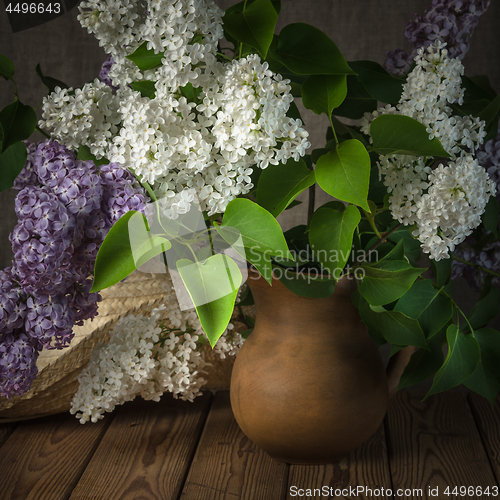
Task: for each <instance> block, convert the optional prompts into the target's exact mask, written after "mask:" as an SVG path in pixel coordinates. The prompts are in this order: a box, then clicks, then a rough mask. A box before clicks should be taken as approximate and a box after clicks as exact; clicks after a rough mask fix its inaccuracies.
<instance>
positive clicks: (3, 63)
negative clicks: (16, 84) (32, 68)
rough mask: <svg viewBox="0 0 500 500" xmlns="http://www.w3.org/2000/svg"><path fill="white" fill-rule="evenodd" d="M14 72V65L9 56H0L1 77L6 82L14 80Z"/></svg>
mask: <svg viewBox="0 0 500 500" xmlns="http://www.w3.org/2000/svg"><path fill="white" fill-rule="evenodd" d="M14 72H15V68H14V63H13V62H12V61H11V60H10V59H9V58H8V57H7V56H4V55H2V54H0V75H1V76H3V77H4V78H5V79H6V80H12V77H13V76H14Z"/></svg>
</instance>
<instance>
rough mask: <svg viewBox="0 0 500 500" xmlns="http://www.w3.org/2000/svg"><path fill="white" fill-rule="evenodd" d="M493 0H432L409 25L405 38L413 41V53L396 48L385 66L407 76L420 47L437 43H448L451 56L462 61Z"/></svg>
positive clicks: (391, 70)
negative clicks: (480, 20) (429, 5)
mask: <svg viewBox="0 0 500 500" xmlns="http://www.w3.org/2000/svg"><path fill="white" fill-rule="evenodd" d="M489 4H490V0H432V6H431V7H430V8H429V9H428V10H427V11H426V12H425V13H424V15H417V14H416V15H415V19H414V20H413V21H412V22H410V23H409V24H408V25H407V26H406V30H405V37H406V38H407V39H408V41H409V42H410V53H407V52H406V51H405V50H403V49H396V50H393V51H391V52H388V53H387V54H386V61H385V67H386V69H387V70H388V71H390V72H391V73H394V74H397V75H403V74H405V73H406V72H407V71H408V70H409V69H410V66H411V64H412V62H413V59H414V58H415V56H416V55H417V51H418V49H419V48H421V47H428V46H429V45H431V44H433V43H435V42H436V41H437V40H439V41H441V42H443V43H446V44H447V46H448V53H449V57H451V58H458V59H460V60H462V59H463V58H464V57H465V55H466V54H467V52H468V51H469V45H470V37H471V35H472V33H473V31H474V28H475V27H476V26H477V23H478V21H479V17H480V16H481V15H483V14H484V12H485V11H486V9H487V8H488V7H489Z"/></svg>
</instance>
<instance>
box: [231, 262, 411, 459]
mask: <svg viewBox="0 0 500 500" xmlns="http://www.w3.org/2000/svg"><path fill="white" fill-rule="evenodd" d="M248 284H249V286H250V289H251V290H252V294H253V297H254V300H255V305H256V323H255V328H254V331H253V332H252V333H251V334H250V336H249V337H248V339H247V340H246V342H245V344H244V345H243V347H242V349H241V350H240V352H239V353H238V356H237V358H236V361H235V364H234V368H233V373H232V378H231V406H232V409H233V413H234V416H235V418H236V420H237V422H238V424H239V426H240V427H241V429H242V430H243V432H244V433H245V434H246V435H247V437H248V438H250V439H251V440H252V441H253V442H254V443H255V444H256V445H258V446H259V447H261V448H262V449H264V450H265V451H266V452H267V453H268V454H269V455H271V457H272V458H274V459H275V460H278V461H280V462H286V463H292V464H318V463H333V462H336V461H338V460H340V459H342V458H343V457H345V456H346V455H347V454H348V453H349V452H350V451H352V450H354V449H355V448H357V447H358V446H359V445H361V444H362V443H363V442H364V441H366V440H367V439H368V438H369V437H370V436H371V435H372V434H374V433H375V431H376V430H377V429H378V427H379V426H380V424H381V423H382V420H383V418H384V415H385V413H386V410H387V403H388V401H389V392H390V391H391V392H393V391H395V387H396V386H397V380H396V379H397V378H398V377H399V376H400V374H401V372H402V370H403V368H404V365H405V363H406V362H407V360H408V359H409V356H411V352H412V348H410V349H409V351H410V352H408V350H406V351H405V352H402V351H400V352H402V354H401V355H400V356H399V358H400V359H399V360H398V362H396V363H393V364H392V366H391V368H390V371H391V379H394V380H392V381H391V388H390V387H389V384H388V377H387V375H386V371H385V369H384V365H383V362H382V359H381V357H380V354H379V351H378V349H377V347H376V345H375V343H374V342H373V341H372V339H371V338H370V336H369V334H368V332H367V330H366V327H365V325H364V324H363V323H362V322H361V318H360V316H359V314H358V311H357V309H356V308H355V307H354V305H353V304H352V301H351V294H352V291H353V289H354V288H355V286H356V285H355V280H354V279H349V278H347V277H346V278H342V279H341V280H339V282H338V283H337V285H336V287H335V292H334V294H333V295H332V296H330V297H328V298H322V299H311V298H304V297H300V296H298V295H295V294H294V293H292V292H290V291H289V290H288V289H287V288H286V287H285V286H284V285H283V284H282V283H281V282H280V281H279V280H277V279H274V280H273V286H270V285H269V284H268V283H267V282H266V281H265V280H264V279H263V278H262V277H261V276H260V275H258V273H255V272H250V273H249V279H248ZM402 358H405V359H402Z"/></svg>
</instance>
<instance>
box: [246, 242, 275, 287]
mask: <svg viewBox="0 0 500 500" xmlns="http://www.w3.org/2000/svg"><path fill="white" fill-rule="evenodd" d="M245 257H246V259H247V260H248V262H250V263H251V264H252V265H253V266H254V267H255V269H257V271H259V273H260V274H261V275H262V277H263V278H264V279H265V280H266V281H267V282H268V283H269V284H270V285H271V284H272V281H273V263H272V260H271V256H270V255H269V253H268V252H259V251H258V250H256V249H255V248H249V249H247V250H246V254H245Z"/></svg>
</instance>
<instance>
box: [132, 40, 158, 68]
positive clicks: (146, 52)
mask: <svg viewBox="0 0 500 500" xmlns="http://www.w3.org/2000/svg"><path fill="white" fill-rule="evenodd" d="M147 46H148V42H144V43H143V44H141V45H140V46H139V47H137V49H135V51H134V52H133V53H132V54H130V55H128V56H125V57H126V58H127V59H130V60H131V61H132V62H133V63H134V64H135V65H136V66H137V67H138V68H139V69H140V70H141V71H146V70H148V69H153V68H157V67H158V66H160V65H161V60H162V59H163V57H164V55H165V54H164V53H163V52H159V53H158V54H155V51H154V50H153V49H148V47H147Z"/></svg>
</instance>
